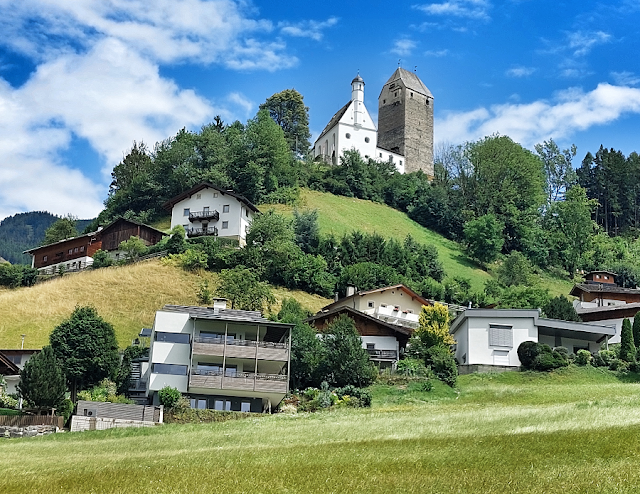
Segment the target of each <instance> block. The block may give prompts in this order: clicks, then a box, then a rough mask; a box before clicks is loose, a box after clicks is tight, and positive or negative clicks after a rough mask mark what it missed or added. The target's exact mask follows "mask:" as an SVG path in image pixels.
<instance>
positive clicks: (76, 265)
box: [25, 218, 165, 274]
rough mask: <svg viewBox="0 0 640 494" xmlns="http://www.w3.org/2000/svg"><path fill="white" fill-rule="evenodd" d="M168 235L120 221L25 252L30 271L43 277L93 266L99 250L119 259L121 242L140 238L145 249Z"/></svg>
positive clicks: (148, 227) (129, 221)
mask: <svg viewBox="0 0 640 494" xmlns="http://www.w3.org/2000/svg"><path fill="white" fill-rule="evenodd" d="M164 235H165V234H164V233H163V232H162V231H160V230H158V229H156V228H153V227H152V226H149V225H145V224H143V223H138V222H137V221H133V220H128V219H125V218H118V219H116V220H115V221H113V222H112V223H110V224H109V225H107V226H106V227H104V228H100V229H98V230H97V231H95V232H90V233H85V234H82V235H78V236H77V237H72V238H67V239H65V240H60V241H59V242H55V243H53V244H48V245H42V246H40V247H34V248H33V249H29V250H26V251H25V254H30V255H31V267H33V268H36V269H38V270H39V271H40V272H41V273H43V274H54V273H55V272H56V271H58V270H59V269H60V266H63V269H65V270H66V271H78V270H81V269H84V268H86V267H87V266H91V264H93V255H94V254H95V253H96V252H97V251H98V250H104V251H107V252H110V253H112V257H114V258H117V257H118V249H119V246H120V242H122V241H124V240H129V239H130V238H131V237H134V236H135V237H138V238H140V239H141V240H142V241H143V242H144V243H145V245H147V246H151V245H155V244H157V243H158V242H159V241H160V240H162V237H163V236H164Z"/></svg>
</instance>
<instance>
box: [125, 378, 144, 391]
mask: <svg viewBox="0 0 640 494" xmlns="http://www.w3.org/2000/svg"><path fill="white" fill-rule="evenodd" d="M146 389H147V381H142V380H138V379H136V380H131V382H130V383H129V391H146Z"/></svg>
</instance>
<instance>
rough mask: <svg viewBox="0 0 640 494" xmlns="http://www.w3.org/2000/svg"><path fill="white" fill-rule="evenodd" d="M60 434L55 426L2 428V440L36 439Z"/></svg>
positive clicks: (0, 428)
mask: <svg viewBox="0 0 640 494" xmlns="http://www.w3.org/2000/svg"><path fill="white" fill-rule="evenodd" d="M55 432H58V428H57V427H56V426H54V425H29V426H26V427H9V426H0V438H15V437H36V436H44V435H45V434H53V433H55Z"/></svg>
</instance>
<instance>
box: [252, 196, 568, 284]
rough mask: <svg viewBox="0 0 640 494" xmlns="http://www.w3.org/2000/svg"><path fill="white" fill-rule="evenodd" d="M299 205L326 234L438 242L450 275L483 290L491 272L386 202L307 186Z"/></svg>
mask: <svg viewBox="0 0 640 494" xmlns="http://www.w3.org/2000/svg"><path fill="white" fill-rule="evenodd" d="M297 207H298V209H310V210H313V209H316V210H317V211H318V223H319V225H320V230H321V231H322V233H324V234H329V233H333V234H335V235H337V236H340V235H342V234H344V233H347V232H350V231H352V230H361V231H364V232H368V233H374V232H376V233H378V234H380V235H382V236H384V237H388V238H391V237H393V238H396V239H399V240H402V239H404V238H405V237H406V236H407V235H411V236H412V237H413V238H414V239H416V240H417V241H418V242H421V243H424V244H431V245H434V246H435V247H436V248H437V249H438V253H439V255H440V260H441V261H442V264H443V266H444V269H445V272H446V275H447V276H448V277H454V276H462V277H465V278H469V279H470V280H471V284H472V286H473V289H474V290H482V289H483V287H484V283H485V281H487V280H488V279H490V278H491V274H490V273H488V272H487V271H485V270H484V269H482V268H481V267H480V266H479V265H478V264H477V263H475V262H474V261H472V260H471V259H469V258H468V257H467V256H466V254H465V253H464V251H463V250H462V249H461V248H460V245H459V244H458V243H456V242H453V241H451V240H448V239H446V238H445V237H443V236H442V235H439V234H438V233H435V232H433V231H431V230H429V229H427V228H424V227H423V226H420V225H419V224H418V223H416V222H415V221H413V220H411V219H410V218H409V217H408V216H407V215H406V214H405V213H402V212H400V211H397V210H395V209H393V208H390V207H389V206H386V205H384V204H379V203H375V202H371V201H364V200H362V199H355V198H350V197H344V196H336V195H333V194H329V193H323V192H316V191H312V190H303V191H302V193H301V200H300V204H299V206H297ZM260 208H261V210H263V211H266V210H267V209H270V208H273V209H275V210H276V211H277V212H279V213H281V214H286V215H292V214H293V209H294V207H292V206H285V205H282V204H273V205H271V204H263V205H261V206H260ZM542 284H543V286H545V287H548V288H549V291H550V293H551V294H552V295H554V296H555V295H560V294H564V295H567V294H568V293H569V291H570V290H571V287H572V283H571V282H569V281H568V280H562V279H558V278H553V277H551V276H546V275H543V276H542Z"/></svg>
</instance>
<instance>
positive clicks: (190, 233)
mask: <svg viewBox="0 0 640 494" xmlns="http://www.w3.org/2000/svg"><path fill="white" fill-rule="evenodd" d="M205 235H218V229H217V228H216V227H215V226H209V227H207V228H188V229H187V237H189V238H191V237H203V236H205Z"/></svg>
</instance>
